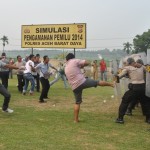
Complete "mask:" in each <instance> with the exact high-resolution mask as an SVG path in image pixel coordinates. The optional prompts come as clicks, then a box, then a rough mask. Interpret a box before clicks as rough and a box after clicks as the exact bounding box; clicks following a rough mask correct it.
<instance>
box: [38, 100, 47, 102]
mask: <svg viewBox="0 0 150 150" xmlns="http://www.w3.org/2000/svg"><path fill="white" fill-rule="evenodd" d="M39 103H47V101H44V100H39Z"/></svg>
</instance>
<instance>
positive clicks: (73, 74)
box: [65, 53, 114, 123]
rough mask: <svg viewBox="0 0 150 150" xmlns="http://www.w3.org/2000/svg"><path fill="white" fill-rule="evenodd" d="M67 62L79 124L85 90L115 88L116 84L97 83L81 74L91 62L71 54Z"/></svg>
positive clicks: (66, 71) (75, 113) (76, 120)
mask: <svg viewBox="0 0 150 150" xmlns="http://www.w3.org/2000/svg"><path fill="white" fill-rule="evenodd" d="M66 61H67V62H66V67H65V74H66V77H67V79H68V82H69V84H70V86H71V88H72V91H73V93H74V96H75V100H76V102H75V105H74V122H75V123H78V122H79V111H80V104H81V103H82V91H83V89H86V88H90V87H97V86H111V87H114V84H113V83H109V82H105V81H96V80H93V79H89V78H85V76H84V75H83V74H82V72H81V68H83V67H84V66H88V65H89V64H90V62H88V61H86V60H80V59H75V56H74V54H72V53H69V54H68V55H67V56H66Z"/></svg>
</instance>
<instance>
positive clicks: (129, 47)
mask: <svg viewBox="0 0 150 150" xmlns="http://www.w3.org/2000/svg"><path fill="white" fill-rule="evenodd" d="M123 45H124V49H123V50H124V51H125V52H126V53H127V54H129V53H131V51H132V44H130V43H129V42H127V43H123Z"/></svg>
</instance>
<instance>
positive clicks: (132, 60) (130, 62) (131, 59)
mask: <svg viewBox="0 0 150 150" xmlns="http://www.w3.org/2000/svg"><path fill="white" fill-rule="evenodd" d="M127 62H128V64H129V65H131V64H132V63H133V62H135V60H134V59H133V58H132V57H129V58H128V59H127Z"/></svg>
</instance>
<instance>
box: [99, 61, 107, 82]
mask: <svg viewBox="0 0 150 150" xmlns="http://www.w3.org/2000/svg"><path fill="white" fill-rule="evenodd" d="M100 73H101V80H105V81H107V66H106V62H105V60H104V59H102V60H101V61H100Z"/></svg>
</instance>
